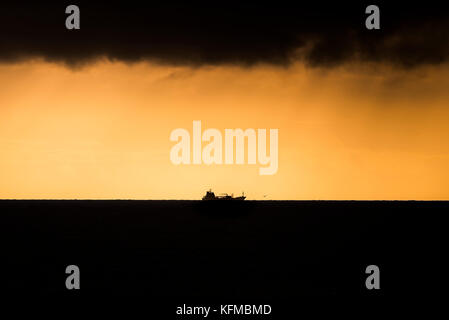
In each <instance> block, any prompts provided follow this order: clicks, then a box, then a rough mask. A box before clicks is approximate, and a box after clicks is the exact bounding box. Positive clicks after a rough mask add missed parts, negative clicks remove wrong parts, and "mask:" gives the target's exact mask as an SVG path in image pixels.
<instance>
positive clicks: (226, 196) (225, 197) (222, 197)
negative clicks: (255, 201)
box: [202, 190, 246, 201]
mask: <svg viewBox="0 0 449 320" xmlns="http://www.w3.org/2000/svg"><path fill="white" fill-rule="evenodd" d="M245 199H246V197H245V193H244V192H242V195H241V196H240V197H234V194H231V195H229V194H227V193H223V194H220V195H219V196H216V195H215V193H213V192H212V190H209V191H207V192H206V195H205V196H204V197H203V199H202V200H240V201H241V200H245Z"/></svg>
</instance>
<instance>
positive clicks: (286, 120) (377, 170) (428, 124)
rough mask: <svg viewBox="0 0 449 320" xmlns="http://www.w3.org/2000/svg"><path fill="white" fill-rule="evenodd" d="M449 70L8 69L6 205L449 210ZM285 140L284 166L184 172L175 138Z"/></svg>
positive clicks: (1, 78)
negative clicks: (195, 134)
mask: <svg viewBox="0 0 449 320" xmlns="http://www.w3.org/2000/svg"><path fill="white" fill-rule="evenodd" d="M448 87H449V65H444V66H439V67H426V68H420V69H414V70H413V71H404V70H395V69H392V68H389V67H387V66H380V65H373V66H357V65H350V66H348V65H346V66H343V67H339V68H335V69H331V70H323V69H315V68H306V67H304V66H303V65H302V64H300V63H297V64H295V65H292V66H290V67H288V68H280V67H271V66H263V65H262V66H257V67H253V68H241V67H233V66H222V67H204V68H198V69H193V68H189V67H169V66H158V65H153V64H148V63H140V64H133V65H126V64H123V63H118V62H114V63H112V62H97V63H95V64H92V65H89V66H86V67H83V68H82V69H77V70H73V69H69V68H66V67H64V66H62V65H57V64H50V63H45V62H42V61H29V62H23V63H20V64H19V63H18V64H8V65H7V64H3V65H0V150H1V151H0V153H1V156H0V198H3V199H6V198H20V199H21V198H79V199H84V198H95V199H100V198H101V199H103V198H127V199H128V198H132V199H200V198H201V196H202V195H203V193H204V192H205V190H207V189H209V188H212V189H214V191H216V192H218V193H220V192H228V193H235V194H239V193H240V192H241V191H245V193H246V194H247V195H248V198H249V199H264V197H263V196H264V195H267V197H266V199H354V200H358V199H426V200H427V199H446V200H447V199H449V108H448V102H449V90H447V88H448ZM193 120H201V121H202V125H203V128H204V129H207V128H216V129H219V130H220V131H221V132H224V129H226V128H242V129H246V128H255V129H257V128H265V129H270V128H276V129H279V169H278V171H277V173H276V174H275V175H272V176H261V175H259V173H258V170H259V167H260V165H259V164H257V165H236V164H234V165H211V166H207V165H180V166H175V165H173V164H172V163H171V161H170V149H171V148H172V146H173V145H174V144H175V143H174V142H171V141H170V140H169V137H170V132H171V131H172V130H173V129H176V128H186V129H188V130H189V131H190V132H192V121H193Z"/></svg>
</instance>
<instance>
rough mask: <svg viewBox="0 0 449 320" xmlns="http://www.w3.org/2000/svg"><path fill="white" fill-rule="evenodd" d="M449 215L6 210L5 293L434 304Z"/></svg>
mask: <svg viewBox="0 0 449 320" xmlns="http://www.w3.org/2000/svg"><path fill="white" fill-rule="evenodd" d="M448 209H449V202H420V201H209V202H205V201H134V200H130V201H127V200H111V201H100V200H92V201H84V200H66V201H54V200H48V201H42V200H36V201H21V200H4V201H0V235H1V272H2V273H1V274H2V279H1V286H0V290H1V291H2V292H3V293H7V294H8V295H9V296H14V295H17V296H23V295H25V296H34V295H35V296H39V297H42V296H59V297H61V296H62V297H63V296H71V295H82V296H83V297H99V296H102V297H105V296H106V297H108V296H109V297H114V296H115V297H144V298H149V299H151V301H153V302H154V301H162V302H172V303H184V302H188V301H202V302H204V301H209V302H211V303H224V302H227V303H228V302H230V301H243V302H248V303H249V302H251V303H252V302H254V303H262V302H267V303H272V302H273V303H274V302H275V301H292V300H293V301H294V300H296V299H300V298H302V297H327V298H332V297H336V298H340V299H341V297H348V298H357V299H358V298H366V297H367V298H370V297H372V296H376V297H381V298H382V297H399V296H405V295H406V296H408V295H419V294H422V293H423V292H426V294H432V293H435V292H436V291H435V290H436V289H438V288H439V287H440V286H439V281H440V280H439V279H441V277H445V274H446V271H447V269H444V268H443V264H442V261H443V260H444V256H445V255H447V245H446V242H445V241H443V238H445V233H446V232H445V231H446V229H447V225H446V224H444V220H443V217H444V216H445V215H447V214H448V212H449V210H448ZM68 265H76V266H78V267H79V269H80V276H81V278H80V286H81V289H80V290H67V289H66V286H65V280H66V278H67V274H66V273H65V269H66V267H67V266H68ZM369 265H376V266H378V268H379V270H380V290H368V289H367V288H366V285H365V280H366V278H367V276H368V275H367V274H366V267H367V266H369ZM423 290H424V291H423ZM289 306H291V305H290V304H289Z"/></svg>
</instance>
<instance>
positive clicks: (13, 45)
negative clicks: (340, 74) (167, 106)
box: [0, 0, 449, 68]
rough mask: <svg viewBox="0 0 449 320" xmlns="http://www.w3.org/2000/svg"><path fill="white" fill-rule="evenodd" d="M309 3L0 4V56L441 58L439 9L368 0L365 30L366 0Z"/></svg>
mask: <svg viewBox="0 0 449 320" xmlns="http://www.w3.org/2000/svg"><path fill="white" fill-rule="evenodd" d="M314 2H315V3H317V4H310V3H309V2H303V1H297V2H296V3H295V4H282V3H281V2H279V1H276V2H274V1H273V2H271V3H270V2H257V1H254V2H243V1H240V2H238V3H237V4H232V3H231V2H226V1H224V2H220V3H221V4H219V2H218V1H209V2H204V3H202V4H199V3H196V4H194V5H193V4H189V3H187V2H184V3H173V2H171V3H170V2H169V1H165V2H160V3H159V4H154V3H153V2H151V1H147V2H136V3H132V1H122V2H121V3H115V2H112V1H108V2H102V3H100V2H95V3H94V1H89V2H86V1H76V0H74V1H71V2H67V3H64V1H60V2H58V3H54V4H44V3H43V2H39V3H37V1H34V2H32V3H30V4H27V3H25V2H23V1H22V2H17V1H16V2H14V3H16V4H13V2H11V4H6V3H4V2H3V3H1V4H0V62H3V63H5V62H6V63H7V62H14V61H20V60H22V59H28V58H35V57H42V58H44V59H46V60H48V61H56V62H62V63H66V64H69V65H72V66H76V65H82V64H85V63H89V62H91V61H93V60H95V59H97V58H101V57H107V58H109V59H111V60H121V61H124V62H135V61H141V60H151V61H155V62H158V63H166V64H183V65H194V66H197V65H219V64H238V65H253V64H257V63H270V64H275V65H288V64H289V63H290V62H291V61H293V60H295V59H302V60H304V61H305V62H306V63H307V64H309V65H313V66H335V65H339V64H341V63H344V62H348V61H354V60H361V61H366V62H371V61H372V62H385V63H391V64H394V65H397V66H401V67H406V68H409V67H415V66H419V65H424V64H439V63H443V62H445V61H447V60H448V59H449V10H448V7H447V5H443V4H441V3H440V4H438V2H435V3H434V4H432V3H431V2H429V1H426V2H422V3H421V4H420V5H415V4H413V3H412V2H405V1H402V2H399V1H395V4H394V5H393V4H391V2H393V1H389V3H388V2H380V1H377V2H375V1H374V2H373V3H375V4H377V5H378V6H379V7H380V11H381V30H372V31H370V30H366V28H365V18H366V14H365V8H366V6H367V5H369V4H371V2H361V1H359V2H352V3H351V2H348V1H345V2H341V3H338V2H336V1H333V2H332V3H331V4H325V3H322V2H321V1H314ZM18 3H20V5H19V4H18ZM69 4H76V5H78V6H79V7H80V10H81V29H80V30H67V29H66V28H65V19H66V16H67V15H66V14H65V8H66V6H67V5H69Z"/></svg>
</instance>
